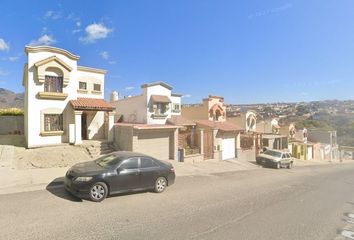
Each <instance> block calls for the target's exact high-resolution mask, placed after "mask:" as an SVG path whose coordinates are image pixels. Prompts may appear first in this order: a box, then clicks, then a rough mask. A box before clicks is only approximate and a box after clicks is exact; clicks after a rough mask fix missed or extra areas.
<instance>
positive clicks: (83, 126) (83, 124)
mask: <svg viewBox="0 0 354 240" xmlns="http://www.w3.org/2000/svg"><path fill="white" fill-rule="evenodd" d="M81 137H82V140H87V114H86V113H84V112H83V113H82V115H81Z"/></svg>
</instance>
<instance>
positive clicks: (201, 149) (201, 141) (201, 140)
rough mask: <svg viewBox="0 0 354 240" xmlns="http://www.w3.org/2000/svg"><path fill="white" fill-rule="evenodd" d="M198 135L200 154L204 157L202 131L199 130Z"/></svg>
mask: <svg viewBox="0 0 354 240" xmlns="http://www.w3.org/2000/svg"><path fill="white" fill-rule="evenodd" d="M199 133H200V139H199V142H200V154H203V155H204V129H202V128H201V129H199Z"/></svg>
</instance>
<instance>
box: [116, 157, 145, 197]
mask: <svg viewBox="0 0 354 240" xmlns="http://www.w3.org/2000/svg"><path fill="white" fill-rule="evenodd" d="M139 187H140V170H139V158H129V159H127V160H124V162H122V164H121V165H120V166H119V167H118V169H117V176H116V177H115V180H114V181H113V182H112V183H111V188H112V189H111V191H112V192H122V191H126V190H132V189H136V188H139Z"/></svg>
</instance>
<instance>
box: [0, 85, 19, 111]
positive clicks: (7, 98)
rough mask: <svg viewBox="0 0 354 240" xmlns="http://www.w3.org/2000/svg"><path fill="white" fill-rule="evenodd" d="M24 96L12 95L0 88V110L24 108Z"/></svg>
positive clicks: (10, 92) (12, 93)
mask: <svg viewBox="0 0 354 240" xmlns="http://www.w3.org/2000/svg"><path fill="white" fill-rule="evenodd" d="M23 99H24V94H23V93H14V92H12V91H10V90H7V89H5V88H0V108H21V109H23V107H24V100H23Z"/></svg>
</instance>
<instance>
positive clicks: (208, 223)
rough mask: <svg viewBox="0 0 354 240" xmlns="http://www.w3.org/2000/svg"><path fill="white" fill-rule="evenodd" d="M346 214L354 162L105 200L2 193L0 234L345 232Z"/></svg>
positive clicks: (328, 235) (186, 181) (336, 235)
mask: <svg viewBox="0 0 354 240" xmlns="http://www.w3.org/2000/svg"><path fill="white" fill-rule="evenodd" d="M350 213H354V164H345V165H326V166H311V167H298V168H296V167H295V168H294V169H291V170H287V169H281V170H275V169H258V170H252V171H244V172H234V173H227V174H218V175H212V176H203V177H181V178H178V179H177V181H176V184H175V185H173V186H171V187H170V188H168V189H167V190H166V191H165V192H164V193H162V194H156V193H150V192H145V193H139V194H130V195H120V196H115V197H111V198H108V199H106V200H105V201H103V202H102V203H93V202H89V201H80V200H77V199H75V198H73V197H71V196H70V195H69V194H67V193H66V192H65V190H64V189H63V188H62V187H61V186H55V187H53V188H49V189H48V191H35V192H27V193H17V194H10V195H0V239H242V240H243V239H272V240H274V239H282V240H283V239H287V240H290V239H301V240H306V239H311V240H314V239H344V237H342V236H341V233H343V232H342V231H343V230H350V229H349V228H350V227H351V226H353V227H354V219H353V223H351V221H349V220H350V219H349V220H348V216H350V215H348V214H350ZM345 233H346V234H347V233H348V232H345ZM349 235H350V233H349Z"/></svg>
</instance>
